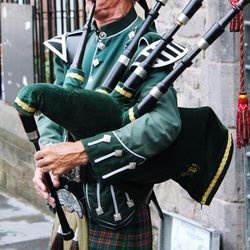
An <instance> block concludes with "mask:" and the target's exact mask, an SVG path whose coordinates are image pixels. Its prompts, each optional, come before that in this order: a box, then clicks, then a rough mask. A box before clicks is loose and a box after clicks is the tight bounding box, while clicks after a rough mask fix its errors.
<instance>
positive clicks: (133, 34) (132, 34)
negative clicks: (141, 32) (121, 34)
mask: <svg viewBox="0 0 250 250" xmlns="http://www.w3.org/2000/svg"><path fill="white" fill-rule="evenodd" d="M128 37H129V39H133V38H134V37H135V32H134V31H131V32H129V34H128Z"/></svg>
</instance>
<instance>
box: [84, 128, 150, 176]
mask: <svg viewBox="0 0 250 250" xmlns="http://www.w3.org/2000/svg"><path fill="white" fill-rule="evenodd" d="M82 143H83V145H84V147H85V150H86V153H87V155H88V157H89V160H90V163H91V167H92V170H93V171H94V173H95V175H96V177H97V178H99V179H108V178H110V177H113V176H114V175H117V174H119V173H123V172H124V171H133V170H135V169H136V167H137V165H140V164H141V163H143V162H144V161H145V160H146V158H145V157H144V156H141V155H138V154H137V153H135V152H133V151H132V150H131V149H129V148H128V147H126V145H125V144H124V143H123V142H122V140H121V139H120V138H119V137H118V136H117V134H116V133H115V132H114V131H113V132H106V133H101V134H98V135H96V136H93V137H91V138H87V139H83V140H82Z"/></svg>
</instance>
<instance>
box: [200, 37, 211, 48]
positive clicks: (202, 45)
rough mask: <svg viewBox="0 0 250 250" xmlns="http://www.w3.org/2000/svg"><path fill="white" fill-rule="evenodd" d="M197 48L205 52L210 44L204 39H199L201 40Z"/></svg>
mask: <svg viewBox="0 0 250 250" xmlns="http://www.w3.org/2000/svg"><path fill="white" fill-rule="evenodd" d="M197 46H198V48H199V49H203V50H206V49H207V48H208V47H209V46H210V44H209V43H208V42H207V41H206V40H205V39H204V38H201V40H200V41H199V42H198V43H197Z"/></svg>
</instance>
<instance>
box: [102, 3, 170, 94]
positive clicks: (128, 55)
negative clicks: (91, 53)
mask: <svg viewBox="0 0 250 250" xmlns="http://www.w3.org/2000/svg"><path fill="white" fill-rule="evenodd" d="M167 1H168V0H156V4H155V6H154V7H153V8H152V9H151V10H150V12H149V13H148V16H147V18H146V19H145V21H144V22H143V24H142V26H141V27H140V29H139V30H138V32H137V33H136V35H135V37H134V38H133V40H132V41H131V43H130V44H129V45H128V47H127V48H126V49H125V51H124V52H123V53H122V55H120V57H119V58H118V61H117V62H116V63H115V65H114V66H113V68H112V69H111V71H110V73H109V74H108V76H107V78H106V79H105V80H104V82H103V83H102V86H103V87H104V88H105V89H106V90H107V91H109V92H110V91H111V90H112V89H114V87H115V86H116V84H117V83H118V81H119V80H120V79H119V78H120V77H121V76H122V72H124V70H125V69H126V68H127V66H128V64H129V62H130V60H131V59H132V56H133V55H134V53H135V52H136V50H137V45H138V42H139V40H140V39H141V37H142V36H143V35H144V34H145V33H146V32H147V31H148V29H149V27H150V26H151V25H152V23H153V21H154V20H155V19H156V18H157V17H158V15H159V10H160V8H161V7H162V6H164V5H165V4H166V2H167Z"/></svg>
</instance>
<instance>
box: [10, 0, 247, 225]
mask: <svg viewBox="0 0 250 250" xmlns="http://www.w3.org/2000/svg"><path fill="white" fill-rule="evenodd" d="M201 2H202V1H198V0H191V1H190V3H189V5H188V7H187V8H185V9H184V10H185V11H187V13H188V14H190V13H193V14H194V13H195V11H194V9H197V8H198V6H200V4H201ZM249 2H250V1H249V0H240V1H239V2H238V3H236V4H235V5H234V6H233V8H232V9H231V10H230V11H229V12H228V13H227V14H226V15H225V16H224V17H223V18H222V19H220V20H219V21H218V22H217V23H215V24H214V25H213V26H212V27H211V28H210V29H209V30H208V32H206V34H205V35H204V36H203V37H202V39H201V40H200V42H199V43H198V44H197V48H195V49H193V50H192V51H190V52H189V53H188V54H186V55H185V56H184V57H183V58H182V59H181V62H180V63H179V64H178V65H177V66H176V67H175V68H174V69H173V70H172V71H171V72H170V73H169V74H168V75H167V76H166V77H165V78H164V79H163V80H162V81H161V82H159V83H158V84H157V85H156V86H155V87H154V88H153V89H152V90H151V91H150V93H149V94H148V95H146V96H145V97H144V98H143V99H142V101H140V102H139V103H137V104H136V105H134V106H132V104H131V103H133V102H132V99H133V97H134V95H135V93H136V91H137V88H138V87H139V86H137V85H135V82H134V81H130V80H129V81H128V82H125V83H124V84H121V83H119V84H118V85H117V86H116V87H115V86H114V83H113V80H112V81H110V83H111V84H108V82H107V81H105V82H104V84H103V86H102V87H101V88H100V89H98V90H97V91H90V90H84V89H78V88H77V86H79V84H81V83H82V77H83V74H82V73H81V72H80V73H81V75H80V76H81V77H79V74H78V73H79V71H80V70H79V69H69V71H68V73H67V74H66V78H65V82H64V87H59V86H55V85H50V84H34V85H29V86H27V87H24V88H23V89H22V90H21V91H20V92H19V94H18V96H17V98H16V100H15V102H14V106H15V108H16V109H17V111H18V112H19V113H20V114H21V117H22V118H23V117H26V118H27V119H29V118H32V117H33V115H34V114H35V112H36V111H40V112H42V113H43V114H44V115H45V116H47V117H48V118H50V119H51V120H53V121H54V122H56V123H58V124H60V125H61V126H62V127H64V128H65V129H66V130H68V131H69V132H70V133H71V134H72V136H73V137H74V138H75V139H76V140H77V139H82V138H88V137H90V136H94V135H96V134H98V133H101V132H105V131H111V130H114V129H118V128H120V127H122V126H124V125H126V124H128V123H130V122H133V121H134V120H136V119H138V118H139V117H141V116H142V115H144V114H145V113H147V112H150V111H151V110H152V109H153V108H154V106H155V105H156V103H157V102H158V100H159V99H160V97H161V96H162V95H164V93H166V92H167V90H168V88H169V87H170V86H171V85H172V84H173V83H174V81H175V80H176V79H177V78H178V77H179V76H180V75H181V74H182V72H183V71H184V70H185V69H186V68H188V67H190V66H191V65H192V60H193V59H194V58H195V57H196V56H197V55H198V54H199V53H200V52H201V51H202V50H206V49H207V48H208V47H209V46H210V45H211V44H212V43H213V42H214V41H215V40H216V39H217V38H218V37H219V36H220V35H221V34H222V33H223V32H224V29H225V27H226V26H227V25H228V24H229V22H230V21H231V20H232V19H233V18H234V17H235V16H236V15H237V14H238V13H239V12H240V11H242V10H243V8H244V7H245V6H246V5H247V4H249ZM194 6H196V7H194ZM191 16H192V15H191ZM180 20H181V21H180ZM180 20H179V23H185V21H186V20H188V15H184V14H183V15H181V19H180ZM177 29H178V27H177V26H176V27H175V28H173V30H172V31H171V32H172V33H175V32H176V30H177ZM172 35H173V34H172ZM172 35H170V36H169V37H168V36H167V35H166V36H165V35H164V36H163V38H162V39H161V40H160V41H159V42H158V43H157V44H155V49H153V52H152V53H150V54H149V56H148V58H147V60H146V61H147V62H148V64H146V63H145V61H144V62H142V63H141V64H140V65H139V66H138V67H137V68H136V70H135V71H134V73H132V74H131V77H133V78H135V79H136V80H138V82H140V84H142V82H143V79H144V78H145V77H146V75H147V73H148V71H150V68H151V66H152V64H153V63H154V61H155V60H156V58H157V57H158V56H159V55H160V53H161V51H162V47H166V45H167V44H168V43H170V42H171V41H172ZM166 40H167V42H166V43H165V41H166ZM162 43H164V45H161V44H162ZM160 46H161V48H160ZM159 48H160V49H159ZM156 50H158V51H157V53H155V51H156ZM151 56H152V58H153V59H149V57H151ZM127 61H128V60H127V56H126V55H125V56H122V58H121V59H119V65H122V67H124V65H126V63H127ZM119 67H120V66H119ZM115 71H116V70H114V71H113V72H115ZM118 71H119V70H118ZM113 74H115V73H112V74H111V76H112V75H113ZM117 75H118V76H119V74H117ZM117 75H116V74H115V76H112V77H111V78H112V79H115V80H114V82H116V83H117V81H118V80H117V78H118V76H117ZM109 77H110V76H109ZM109 77H108V78H109ZM140 84H138V85H140ZM131 86H132V87H133V88H134V91H132V92H131ZM113 88H114V90H113V91H112V92H111V93H110V94H103V92H106V91H107V92H110V90H112V89H113ZM55 98H58V100H59V99H60V98H62V100H63V102H56V103H55V102H54V103H53V106H51V105H50V103H51V100H54V99H55ZM96 103H101V105H95V104H96ZM131 106H132V107H131ZM102 107H105V109H103V108H102ZM65 110H67V112H66V111H65ZM179 111H180V115H181V121H182V130H181V132H180V134H179V135H178V137H177V139H176V140H175V141H174V143H173V144H172V145H171V146H170V147H168V148H167V149H165V150H164V151H163V152H161V153H160V154H158V155H156V156H154V157H152V158H151V159H149V160H147V161H146V162H145V163H143V164H142V165H140V166H138V167H137V168H136V169H134V170H133V173H131V172H130V171H129V170H128V171H124V172H122V173H119V174H115V175H112V176H110V177H109V176H106V178H104V179H105V181H109V182H114V183H116V182H117V183H120V182H121V181H123V180H125V179H128V178H129V180H131V181H132V182H137V183H142V182H143V183H159V182H163V181H166V180H168V179H173V180H174V181H176V182H177V183H179V184H180V185H181V186H182V187H183V188H184V189H185V190H186V191H187V192H188V193H189V195H190V196H191V197H192V198H193V199H195V200H196V201H198V202H200V203H201V204H206V205H209V204H210V202H211V200H212V198H213V197H214V195H215V192H216V191H217V189H218V187H219V185H220V184H221V182H222V180H223V178H224V176H225V174H226V171H227V169H228V167H229V164H230V162H231V157H232V153H233V141H232V137H231V134H230V132H229V130H228V129H227V128H226V127H225V126H224V125H223V124H222V123H221V122H220V120H219V119H218V117H217V116H216V115H215V113H214V112H213V111H212V109H211V108H209V107H201V108H193V109H188V108H179ZM90 113H91V117H90V116H89V114H90ZM111 120H112V123H111V122H110V121H111ZM75 121H77V122H75ZM90 128H91V129H90ZM156 168H157V169H158V170H159V171H155V169H156ZM152 169H154V171H152ZM141 173H143V179H141V178H142V174H141ZM156 173H157V175H156ZM58 206H59V205H58ZM61 223H62V222H61Z"/></svg>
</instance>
